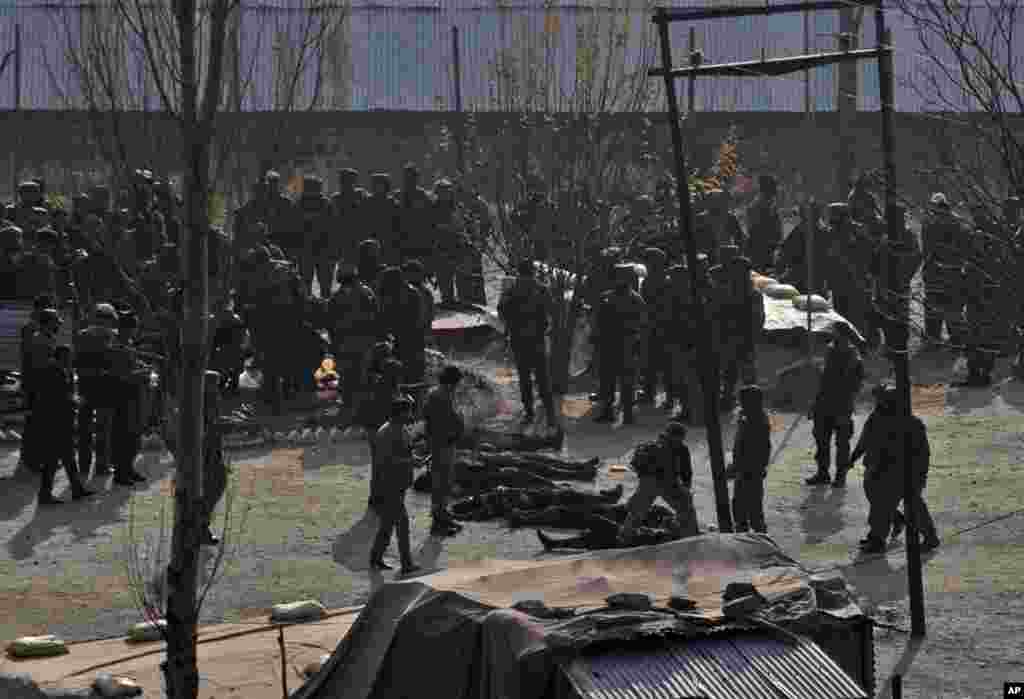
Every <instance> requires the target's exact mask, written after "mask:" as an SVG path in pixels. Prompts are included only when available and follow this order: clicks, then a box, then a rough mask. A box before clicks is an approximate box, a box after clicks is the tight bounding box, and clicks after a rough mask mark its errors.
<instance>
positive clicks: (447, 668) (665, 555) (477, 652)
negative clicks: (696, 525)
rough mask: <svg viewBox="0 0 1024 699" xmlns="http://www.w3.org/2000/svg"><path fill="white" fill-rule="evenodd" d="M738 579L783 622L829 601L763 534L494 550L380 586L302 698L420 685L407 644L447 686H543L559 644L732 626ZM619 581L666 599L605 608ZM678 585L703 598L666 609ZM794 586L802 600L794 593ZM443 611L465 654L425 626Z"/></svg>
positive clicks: (374, 695)
mask: <svg viewBox="0 0 1024 699" xmlns="http://www.w3.org/2000/svg"><path fill="white" fill-rule="evenodd" d="M730 582H749V583H752V584H753V585H754V586H755V587H756V588H757V590H758V591H759V592H760V593H761V595H762V596H764V597H765V598H766V599H767V600H768V602H769V605H770V606H772V608H777V609H779V610H781V611H777V612H775V613H769V614H766V617H765V618H766V619H768V620H770V621H771V622H773V623H776V624H786V623H788V622H789V621H793V622H797V621H805V622H806V619H807V618H808V617H809V616H811V615H815V614H819V613H820V612H821V610H820V609H819V607H818V605H817V604H816V601H815V600H816V597H815V594H814V591H813V588H812V587H811V584H810V576H809V574H808V573H807V571H806V570H805V569H803V568H802V567H801V566H800V565H799V564H798V563H797V562H796V561H794V560H793V559H791V558H789V557H788V556H786V555H785V554H784V553H783V552H782V551H781V550H780V549H779V548H778V547H777V546H776V545H775V544H774V542H772V540H771V539H769V538H768V537H765V536H761V535H756V534H738V535H728V534H708V535H704V536H700V537H694V538H690V539H684V540H680V541H675V542H670V543H666V544H662V545H659V546H650V547H641V548H636V549H626V550H612V551H601V552H593V553H588V554H582V555H580V556H573V557H567V558H561V559H548V560H542V561H489V562H486V563H484V564H481V565H479V566H474V567H473V568H455V569H451V570H446V571H443V572H440V573H436V574H434V575H430V576H425V577H423V578H419V579H418V580H416V581H409V582H398V583H389V584H387V585H385V586H384V587H382V588H381V589H380V590H379V591H378V592H377V593H376V594H375V595H374V596H373V597H372V598H371V599H370V601H369V602H368V603H367V605H366V607H365V608H364V610H363V612H362V613H361V614H360V618H359V620H358V621H357V622H356V624H355V625H354V626H353V627H352V630H351V632H350V635H349V637H348V638H347V639H346V641H345V643H344V644H343V645H342V646H341V647H339V650H338V652H336V653H335V655H334V656H333V657H332V659H331V662H330V663H329V664H328V665H327V666H326V667H325V669H324V671H323V672H322V673H321V674H320V675H319V676H317V677H316V678H314V679H313V680H311V681H310V682H309V683H308V684H307V685H306V686H305V687H304V688H302V689H301V690H300V691H299V692H298V693H297V694H296V695H295V699H312V698H313V697H317V698H324V699H326V698H327V697H345V698H346V699H378V698H379V699H383V698H384V697H400V696H414V695H416V693H417V692H416V687H417V686H418V684H417V683H422V682H424V681H425V678H424V677H423V676H422V675H421V674H417V673H403V672H400V671H399V670H400V669H401V668H400V665H399V664H398V661H397V659H396V657H394V656H393V653H395V652H397V651H396V650H395V649H402V650H401V653H402V656H401V657H413V656H412V655H410V653H412V651H410V649H411V648H418V649H419V651H418V652H422V653H424V654H427V655H429V657H430V659H431V661H430V663H429V664H428V665H424V664H422V663H420V664H419V665H418V666H419V667H421V668H422V667H430V668H431V674H430V676H431V678H433V677H439V678H440V677H443V678H444V679H443V682H444V683H445V686H446V687H447V688H448V689H450V690H451V691H452V692H454V694H451V696H461V697H466V698H467V699H468V698H470V697H478V698H479V699H513V698H515V697H524V698H526V697H531V698H532V697H537V696H543V694H544V691H545V688H546V687H547V686H548V682H549V681H550V680H551V673H552V672H553V671H554V670H553V668H554V657H555V656H556V655H558V654H559V653H560V652H561V651H564V650H567V649H579V648H582V647H585V646H587V645H588V644H590V643H594V642H598V641H603V640H609V639H614V638H619V639H630V638H633V637H636V636H641V635H661V634H673V633H676V634H679V635H686V634H696V633H699V632H698V631H697V629H701V630H703V631H700V632H702V633H712V632H714V631H715V630H716V629H727V628H729V627H730V625H731V622H727V621H726V620H725V619H724V618H723V616H722V613H721V604H722V602H721V595H722V592H723V590H724V589H725V587H726V586H727V585H728V584H729V583H730ZM442 591H444V593H443V594H442ZM622 592H633V593H644V594H648V595H650V596H651V597H653V600H654V606H655V607H661V608H662V610H661V611H659V610H653V611H649V612H625V611H619V610H608V609H606V607H607V603H606V598H607V597H608V596H609V595H611V594H614V593H622ZM451 593H456V594H454V595H453V594H451ZM672 596H682V597H686V598H688V599H691V600H693V602H695V604H696V609H695V610H693V611H692V612H688V613H687V618H684V619H681V618H679V617H678V616H676V615H675V614H674V613H671V612H667V611H665V610H664V608H666V607H667V606H668V603H669V599H670V598H671V597H672ZM794 598H795V599H798V600H800V603H799V604H792V603H787V602H788V601H789V600H792V599H794ZM525 600H538V601H540V602H543V603H544V604H545V605H547V606H548V607H552V608H563V607H571V608H575V609H576V610H577V611H579V612H580V614H578V615H577V616H574V617H571V618H569V619H561V620H542V619H539V618H536V617H535V616H531V615H527V614H524V613H521V612H518V611H515V610H511V609H508V607H510V606H512V605H514V604H515V603H517V602H520V601H525ZM438 620H447V621H446V622H445V624H443V625H442V626H440V627H438V628H442V629H446V630H445V631H443V633H444V634H445V644H447V646H448V647H451V648H459V649H460V650H459V652H458V653H457V654H456V653H454V652H451V653H442V654H437V653H436V652H435V650H436V649H435V648H434V647H435V646H438V645H439V644H440V639H439V638H436V637H435V636H436V635H437V634H438V633H441V632H437V631H428V630H427V629H429V628H431V626H432V625H436V624H437V623H438ZM732 626H734V627H735V625H732ZM740 627H743V624H740Z"/></svg>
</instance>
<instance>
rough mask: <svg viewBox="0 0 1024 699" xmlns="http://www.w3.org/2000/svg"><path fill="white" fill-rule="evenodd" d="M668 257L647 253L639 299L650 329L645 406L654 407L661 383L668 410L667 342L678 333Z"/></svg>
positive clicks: (655, 250) (656, 251) (654, 251)
mask: <svg viewBox="0 0 1024 699" xmlns="http://www.w3.org/2000/svg"><path fill="white" fill-rule="evenodd" d="M667 262H668V257H667V256H666V255H665V253H664V251H662V250H660V249H658V248H647V249H646V250H644V263H645V264H646V265H647V278H646V279H644V284H643V286H642V287H641V289H640V295H641V296H642V297H643V299H644V303H645V304H647V327H646V328H645V329H644V332H645V334H646V336H647V339H646V343H645V344H646V349H647V352H646V357H644V360H645V361H644V362H643V364H644V393H643V402H644V403H647V404H649V405H650V404H653V403H654V402H655V400H656V398H657V393H658V383H659V379H662V380H663V381H664V384H665V391H666V396H665V404H664V405H663V406H662V407H665V406H671V404H672V401H671V388H670V386H669V384H670V377H669V375H670V373H671V370H670V365H669V361H670V357H669V354H668V342H669V338H670V336H671V335H672V334H674V333H676V332H678V328H673V327H672V326H671V324H670V323H668V322H667V321H668V319H669V313H670V310H669V303H670V292H671V283H670V282H669V278H668V271H667V270H666V269H665V268H666V265H667Z"/></svg>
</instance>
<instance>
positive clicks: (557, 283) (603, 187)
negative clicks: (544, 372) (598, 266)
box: [465, 0, 655, 393]
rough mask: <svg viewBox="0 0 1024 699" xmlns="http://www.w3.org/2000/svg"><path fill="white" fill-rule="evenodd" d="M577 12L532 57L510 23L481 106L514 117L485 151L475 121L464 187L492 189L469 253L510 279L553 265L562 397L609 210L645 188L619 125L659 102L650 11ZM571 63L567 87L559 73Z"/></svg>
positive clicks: (552, 25) (553, 25) (616, 6)
mask: <svg viewBox="0 0 1024 699" xmlns="http://www.w3.org/2000/svg"><path fill="white" fill-rule="evenodd" d="M579 13H580V14H579V15H578V16H577V19H576V22H575V27H561V26H560V17H561V15H556V14H554V13H549V14H548V16H547V17H546V18H545V21H544V28H543V32H542V37H541V39H540V41H539V44H540V45H539V46H538V45H537V44H538V42H537V41H518V40H517V39H516V37H517V36H520V35H526V34H527V33H529V32H531V31H533V32H534V33H536V28H535V27H531V26H529V25H528V24H527V19H526V16H525V13H509V16H510V17H511V18H512V22H513V26H512V30H513V36H512V37H508V36H505V42H504V44H503V45H504V46H511V47H513V48H504V49H502V50H501V51H499V54H498V57H497V59H496V60H495V61H494V62H493V63H492V64H491V65H490V66H489V67H488V70H489V77H490V82H491V86H492V91H491V104H489V105H482V106H485V107H489V108H491V109H496V110H499V111H503V112H506V113H507V114H509V117H508V119H507V120H506V123H505V124H504V126H503V127H502V128H501V129H500V133H499V134H498V135H497V137H496V138H495V140H494V142H493V143H491V144H485V143H482V142H481V140H482V139H480V138H479V136H478V135H477V134H476V132H475V129H474V128H473V125H472V118H470V119H469V128H468V129H467V134H466V143H465V151H466V153H467V162H468V163H469V165H468V166H467V177H468V179H470V180H475V181H480V180H484V179H492V180H493V183H494V194H495V202H494V206H493V207H492V212H493V216H494V218H495V219H496V221H494V224H495V225H494V226H493V227H490V226H485V227H482V228H477V229H476V230H477V232H479V231H487V235H484V236H478V239H477V240H476V241H474V242H475V244H476V245H477V246H478V248H479V249H480V250H481V251H482V253H483V254H485V255H487V256H489V257H490V258H491V259H493V260H494V261H495V263H496V264H497V265H498V266H500V267H502V268H504V269H505V270H507V271H511V270H512V269H513V268H514V267H515V264H516V261H517V260H519V259H523V258H525V257H534V258H538V259H542V260H543V261H545V262H548V263H550V264H551V269H550V273H549V274H548V275H547V281H548V282H549V283H550V285H551V289H552V293H553V294H554V297H555V300H556V304H555V318H554V319H553V320H554V322H553V326H552V336H551V345H552V348H553V356H552V383H553V385H554V388H555V391H556V393H564V392H565V391H566V390H567V388H568V381H569V377H570V364H571V358H572V345H573V338H574V336H575V335H576V333H577V326H578V324H579V323H580V321H581V319H582V318H583V316H584V314H583V310H584V298H583V294H582V293H581V290H582V288H583V286H582V284H583V278H584V275H585V274H586V271H587V260H588V259H589V257H590V252H591V251H593V250H594V249H595V248H597V247H600V246H601V245H603V244H606V243H607V242H608V241H609V240H610V238H611V225H610V218H611V217H610V215H609V214H610V208H611V207H610V205H609V204H608V199H609V198H613V197H614V195H615V194H616V193H617V192H619V191H621V190H622V189H623V188H624V187H625V185H626V183H627V182H630V181H633V182H636V181H637V180H638V179H642V178H639V177H638V176H637V172H636V171H635V168H634V167H633V166H632V165H630V164H629V163H627V162H626V160H625V158H624V157H623V153H624V146H625V144H627V143H628V142H630V141H633V140H635V137H636V135H635V134H632V133H629V132H628V131H627V130H624V129H623V128H622V122H621V121H620V120H619V119H617V118H616V116H617V115H624V114H629V113H636V112H640V111H646V110H648V109H649V108H650V107H651V106H652V105H653V103H654V94H655V93H654V91H653V89H652V87H651V81H650V80H648V79H647V75H646V69H647V66H648V65H651V64H653V61H654V53H653V51H654V33H653V27H652V26H651V23H650V8H644V7H638V6H636V4H635V3H629V2H626V1H624V0H612V2H611V3H609V4H607V5H603V6H601V7H593V8H588V9H585V10H580V11H579ZM516 23H518V24H516ZM520 25H522V26H520ZM573 30H575V50H576V52H575V56H570V57H566V56H565V55H564V52H563V51H562V50H561V47H562V45H563V42H562V39H561V33H562V32H566V31H573ZM567 58H568V59H569V60H573V62H574V69H575V70H574V71H573V73H572V74H571V77H568V76H567V71H563V70H562V62H563V61H565V60H566V59H567ZM512 143H514V144H515V146H514V148H509V147H506V145H507V144H512ZM556 267H557V269H556Z"/></svg>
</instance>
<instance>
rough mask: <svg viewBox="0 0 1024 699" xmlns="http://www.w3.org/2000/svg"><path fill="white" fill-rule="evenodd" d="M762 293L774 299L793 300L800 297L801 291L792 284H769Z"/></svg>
mask: <svg viewBox="0 0 1024 699" xmlns="http://www.w3.org/2000/svg"><path fill="white" fill-rule="evenodd" d="M761 292H762V293H763V294H764V295H765V296H767V297H769V298H773V299H792V298H796V297H797V296H799V295H800V291H799V290H798V289H797V288H796V287H795V286H793V285H791V284H769V285H768V286H766V287H765V288H764V289H762V290H761Z"/></svg>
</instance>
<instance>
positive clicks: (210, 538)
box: [199, 371, 229, 545]
mask: <svg viewBox="0 0 1024 699" xmlns="http://www.w3.org/2000/svg"><path fill="white" fill-rule="evenodd" d="M222 384H223V378H222V376H221V374H219V373H218V372H216V371H207V372H205V374H204V376H203V396H204V401H205V405H204V406H203V412H204V420H205V423H206V424H205V426H204V430H203V501H202V512H201V513H200V515H199V521H200V522H202V523H203V524H204V526H205V531H203V532H202V534H201V536H202V543H203V544H207V545H213V544H217V543H218V539H217V537H216V536H214V534H213V532H212V531H211V529H212V524H213V513H214V510H216V509H217V503H218V502H220V499H221V498H222V497H223V496H224V491H225V490H227V485H228V475H229V473H228V465H227V461H226V460H225V459H224V425H223V423H222V422H221V420H220V394H219V390H220V386H221V385H222Z"/></svg>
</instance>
